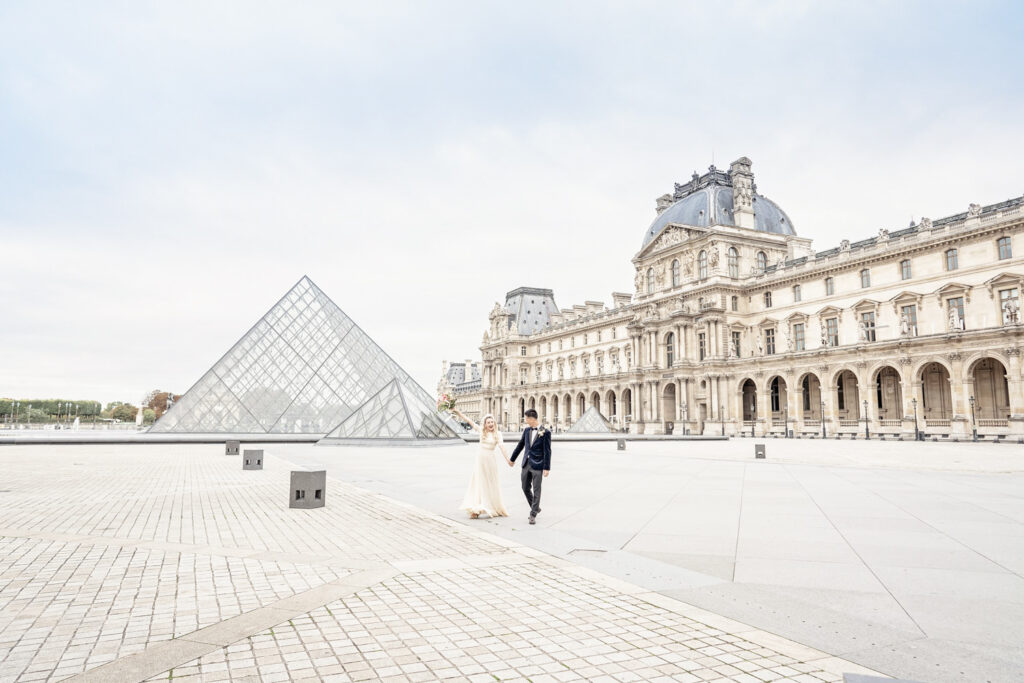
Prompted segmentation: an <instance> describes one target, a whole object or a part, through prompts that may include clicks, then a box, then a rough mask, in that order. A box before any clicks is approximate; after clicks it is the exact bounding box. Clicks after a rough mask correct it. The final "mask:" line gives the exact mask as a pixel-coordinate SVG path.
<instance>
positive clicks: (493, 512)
mask: <svg viewBox="0 0 1024 683" xmlns="http://www.w3.org/2000/svg"><path fill="white" fill-rule="evenodd" d="M452 410H453V412H454V413H455V414H456V415H458V416H459V417H460V418H462V419H463V421H465V422H468V423H469V424H471V425H472V426H473V429H475V430H476V431H478V432H480V450H479V452H478V453H477V455H476V463H475V464H474V466H473V476H472V477H471V478H470V480H469V488H468V489H467V490H466V497H465V498H463V500H462V505H461V506H460V508H459V509H460V510H465V511H466V512H468V513H469V516H470V517H472V518H473V519H476V518H477V517H479V516H480V515H483V514H486V515H488V516H490V517H508V510H506V509H505V503H504V502H503V501H502V499H501V487H500V486H499V484H498V463H497V455H498V452H499V451H500V452H501V456H502V457H503V458H504V459H505V462H506V463H508V466H509V467H513V466H514V464H515V461H516V458H517V457H519V454H520V453H523V454H524V455H523V466H522V473H521V474H520V478H521V479H522V482H523V493H524V494H525V495H526V502H527V503H528V504H529V506H530V519H529V522H530V524H536V523H537V515H538V514H539V513H540V490H541V485H542V484H543V483H544V477H546V476H548V474H549V473H550V471H551V431H550V430H548V429H545V428H544V427H543V425H541V424H540V422H538V421H537V411H536V410H533V409H532V408H531V409H530V410H527V411H526V413H525V416H526V424H527V427H526V429H524V430H523V435H522V436H521V437H520V438H519V443H518V444H516V447H515V449H514V450H513V451H512V457H511V458H509V456H508V454H507V453H506V452H505V444H504V443H503V442H502V438H501V432H499V431H498V423H497V422H496V421H495V420H494V416H493V415H485V416H484V420H483V426H480V425H478V424H476V423H475V422H473V421H472V420H470V419H469V418H467V417H466V416H465V415H463V414H462V413H460V412H459V411H458V410H455V409H454V408H453V409H452Z"/></svg>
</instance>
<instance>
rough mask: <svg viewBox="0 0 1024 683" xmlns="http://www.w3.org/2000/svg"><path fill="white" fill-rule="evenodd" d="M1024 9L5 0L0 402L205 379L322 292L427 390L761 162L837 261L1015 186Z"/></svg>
mask: <svg viewBox="0 0 1024 683" xmlns="http://www.w3.org/2000/svg"><path fill="white" fill-rule="evenodd" d="M1022 7H1024V6H1022V5H1020V3H1014V2H1004V3H1001V2H983V1H981V2H978V1H975V2H958V3H941V2H911V1H905V2H872V1H865V0H860V1H858V2H812V1H806V2H804V1H793V2H773V1H771V0H760V1H750V2H734V3H730V2H707V1H705V2H686V1H674V2H597V1H588V2H550V1H548V2H528V1H521V2H515V3H509V2H496V1H495V2H486V1H475V2H470V1H466V2H430V3H425V2H387V1H383V0H382V1H379V2H373V3H342V2H314V1H308V2H292V3H285V2H277V3H266V2H258V1H252V0H248V1H246V2H227V1H220V2H215V3H210V2H187V1H186V2H160V3H146V2H105V3H79V2H47V1H45V0H43V1H40V2H31V3H29V2H23V3H18V2H6V3H0V301H2V302H3V303H2V308H0V311H2V313H0V396H7V397H18V398H32V397H65V398H74V399H95V400H101V401H104V402H108V401H112V400H125V401H131V402H137V401H139V400H140V399H141V398H142V396H143V395H144V394H146V393H147V392H148V391H150V390H152V389H162V390H171V391H175V392H183V391H184V390H186V389H187V388H188V387H189V386H191V385H192V383H193V382H195V381H196V380H197V379H198V378H199V377H200V376H201V374H202V373H203V372H205V371H206V370H207V369H208V368H209V367H210V366H211V365H212V364H213V363H214V362H215V361H216V360H217V359H218V358H219V357H220V356H221V355H222V354H223V353H224V352H225V351H226V350H227V349H228V348H230V346H231V345H232V344H233V343H234V342H235V341H237V340H238V338H239V337H241V336H242V334H243V333H244V332H245V331H246V330H248V329H249V327H250V326H251V325H252V324H253V323H254V322H255V321H256V320H257V319H259V318H260V317H261V316H262V315H263V314H264V313H265V312H266V311H267V309H269V307H270V306H271V305H272V304H273V303H274V302H275V301H276V300H277V299H278V298H279V297H280V296H281V295H282V294H284V292H285V291H287V290H288V288H289V287H291V286H292V285H293V284H294V283H295V282H296V281H297V280H298V279H299V278H300V277H301V276H302V275H308V276H309V277H310V278H312V279H313V281H314V282H316V283H317V284H318V285H319V286H320V287H321V288H322V289H323V290H324V291H325V292H326V293H327V294H328V295H329V296H331V297H332V298H333V299H334V300H335V301H336V302H337V303H338V305H339V306H341V308H342V309H344V310H345V311H346V312H347V313H348V314H349V315H350V316H351V317H352V318H353V319H354V320H356V322H358V323H359V324H360V326H362V327H363V329H365V330H366V331H367V332H368V333H369V334H370V335H371V336H372V337H373V338H374V339H376V340H377V342H378V343H379V344H380V345H381V346H382V347H383V348H384V349H385V350H386V351H388V352H389V353H390V354H391V355H392V356H393V357H394V358H395V359H396V360H397V361H398V362H399V363H400V364H402V365H403V366H404V367H405V368H406V369H407V370H408V371H409V372H411V373H412V374H413V376H414V377H415V378H416V379H417V380H418V381H419V382H420V383H421V384H422V385H423V386H424V387H425V388H426V389H427V390H428V391H431V392H432V391H433V390H434V388H435V386H436V383H437V380H438V378H439V376H440V371H441V361H442V360H444V359H447V360H454V361H461V360H463V359H466V358H472V359H477V358H479V345H480V342H481V338H482V335H483V332H484V330H485V329H486V327H487V314H488V312H489V311H490V309H491V308H492V307H493V305H494V302H496V301H504V296H505V293H506V292H507V291H509V290H512V289H514V288H516V287H520V286H532V287H546V288H551V289H553V290H554V292H555V300H556V302H557V303H558V305H559V306H560V307H562V308H567V307H571V306H572V305H573V304H577V303H582V302H583V301H584V300H599V301H604V302H605V303H606V304H608V305H610V304H611V292H613V291H622V292H630V291H632V282H633V266H632V264H631V263H630V259H631V257H632V256H633V255H634V254H635V253H636V252H637V250H638V249H639V248H640V243H641V240H642V238H643V234H644V232H645V230H646V229H647V227H648V225H649V224H650V222H651V221H652V220H653V218H654V215H655V213H654V207H655V202H654V200H655V198H656V197H658V196H659V195H661V194H664V193H665V192H671V190H672V187H673V182H676V181H679V182H685V181H687V180H688V179H689V177H690V175H691V173H692V172H693V171H695V170H696V171H698V172H704V171H706V170H707V167H708V166H709V165H710V164H712V163H714V164H716V165H717V166H718V167H719V168H722V169H727V168H728V165H729V162H731V161H733V160H735V159H737V158H739V157H740V156H747V157H749V158H750V159H752V160H753V163H754V165H753V170H754V173H755V179H756V182H757V186H758V190H759V192H761V193H762V194H764V195H766V196H767V197H769V198H771V199H772V200H774V201H775V202H777V203H778V204H779V205H780V206H782V207H783V208H784V209H785V210H786V212H787V213H788V214H789V216H790V217H791V219H792V220H793V223H794V226H795V228H796V230H797V232H798V234H800V235H802V236H804V237H810V238H812V239H813V240H814V247H815V248H816V249H818V250H822V249H827V248H830V247H833V246H836V245H837V244H838V243H839V241H840V240H841V239H844V238H847V239H851V240H856V239H861V238H865V237H870V236H872V235H875V234H877V233H878V230H879V229H880V228H888V229H898V228H902V227H905V226H906V225H907V224H909V222H910V221H911V220H912V219H919V218H920V217H922V216H928V217H930V218H932V219H935V218H940V217H942V216H946V215H950V214H953V213H958V212H961V211H964V210H966V208H967V206H968V204H970V203H972V202H974V203H979V204H991V203H995V202H999V201H1002V200H1004V199H1008V198H1010V197H1016V196H1020V195H1021V194H1024V174H1022V173H1021V162H1022V159H1024V68H1022V65H1024V41H1022V40H1021V39H1020V36H1021V35H1022V34H1024V9H1022Z"/></svg>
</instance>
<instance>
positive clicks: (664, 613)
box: [0, 445, 867, 683]
mask: <svg viewBox="0 0 1024 683" xmlns="http://www.w3.org/2000/svg"><path fill="white" fill-rule="evenodd" d="M265 467H266V469H264V470H262V471H254V472H242V471H241V469H240V462H239V459H238V458H237V457H228V456H224V455H223V448H222V447H216V446H200V445H188V446H102V447H101V446H53V447H40V446H26V447H8V448H4V449H2V450H0V472H3V473H4V478H3V481H2V483H0V681H8V680H17V681H42V680H62V679H67V678H71V679H73V680H95V681H139V680H175V681H177V680H195V681H218V680H251V681H284V680H303V679H309V680H320V679H325V680H339V681H348V680H378V679H380V680H396V681H428V680H438V679H453V680H473V681H476V680H480V681H483V680H486V681H493V680H530V681H534V682H535V683H538V682H539V681H546V680H551V681H575V680H608V681H632V680H682V681H706V680H736V681H751V682H753V681H770V680H796V681H822V680H824V681H839V680H841V679H842V676H841V673H842V672H844V671H845V672H867V670H865V669H863V668H862V667H859V666H856V665H854V664H851V663H849V662H844V661H842V660H839V659H836V658H834V657H830V656H828V655H827V654H825V653H823V652H820V651H817V650H813V649H811V648H807V647H804V646H801V645H798V644H796V643H793V642H792V641H788V640H785V639H783V638H780V637H778V636H775V635H773V634H770V633H767V632H765V631H760V630H757V629H753V628H751V627H749V626H745V625H743V624H740V623H738V622H735V621H731V620H728V619H725V618H723V617H720V616H718V615H716V614H713V613H711V612H707V611H704V610H701V609H699V608H696V607H692V606H690V605H687V604H685V603H682V602H678V601H675V600H672V599H671V598H667V597H665V596H663V595H660V594H658V593H653V592H649V591H647V590H646V589H643V588H640V587H637V586H635V585H631V584H628V583H624V582H621V581H619V580H616V579H612V578H609V577H607V576H604V575H602V574H599V573H597V572H595V571H593V570H590V569H586V568H583V567H580V566H577V565H575V564H573V563H570V562H568V561H565V560H561V559H557V558H553V557H550V556H548V555H546V554H544V553H542V552H540V551H538V550H534V549H531V548H528V547H524V546H521V545H519V544H517V543H514V542H511V541H508V540H504V539H500V538H498V537H491V536H488V535H487V534H485V533H483V532H480V531H477V530H474V529H469V528H468V527H466V526H464V525H461V524H458V523H455V522H451V521H448V520H445V519H443V518H440V517H437V516H434V515H431V514H428V513H425V512H422V511H420V510H417V509H415V508H412V507H410V506H407V505H404V504H401V503H398V502H395V501H392V500H389V499H387V498H385V497H383V496H380V495H375V494H371V493H368V492H366V491H363V490H361V489H358V488H356V487H353V486H350V485H347V484H345V483H343V482H340V481H334V480H331V481H330V482H329V486H328V495H327V507H326V508H324V509H320V510H290V509H288V507H287V500H286V496H287V490H288V476H289V470H290V469H292V466H291V465H290V464H289V463H288V462H286V461H284V460H282V459H279V458H277V457H274V456H273V454H272V452H271V453H270V454H268V457H266V459H265Z"/></svg>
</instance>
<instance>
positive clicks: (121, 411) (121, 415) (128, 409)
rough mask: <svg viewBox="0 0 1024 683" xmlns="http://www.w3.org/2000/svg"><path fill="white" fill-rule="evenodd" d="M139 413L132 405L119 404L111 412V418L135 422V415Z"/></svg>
mask: <svg viewBox="0 0 1024 683" xmlns="http://www.w3.org/2000/svg"><path fill="white" fill-rule="evenodd" d="M138 411H139V409H138V408H136V407H135V406H133V405H132V404H131V403H119V405H117V406H115V407H114V409H113V410H112V411H110V417H112V418H114V419H115V420H120V421H121V422H133V421H134V420H135V413H137V412H138Z"/></svg>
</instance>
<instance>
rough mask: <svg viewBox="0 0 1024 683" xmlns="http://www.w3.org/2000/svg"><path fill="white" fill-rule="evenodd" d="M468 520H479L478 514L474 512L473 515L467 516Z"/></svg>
mask: <svg viewBox="0 0 1024 683" xmlns="http://www.w3.org/2000/svg"><path fill="white" fill-rule="evenodd" d="M469 518H470V519H479V518H480V513H479V512H474V513H472V514H471V515H470V516H469Z"/></svg>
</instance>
